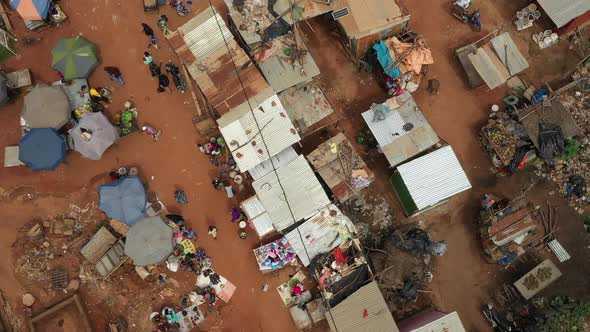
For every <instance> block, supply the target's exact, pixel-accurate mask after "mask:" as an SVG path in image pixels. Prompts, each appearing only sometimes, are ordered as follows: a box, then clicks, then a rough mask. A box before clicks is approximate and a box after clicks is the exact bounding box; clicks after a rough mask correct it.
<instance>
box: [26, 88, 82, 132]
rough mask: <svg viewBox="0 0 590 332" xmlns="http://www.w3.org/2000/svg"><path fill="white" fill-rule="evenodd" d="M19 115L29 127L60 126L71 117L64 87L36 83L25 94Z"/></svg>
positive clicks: (57, 127)
mask: <svg viewBox="0 0 590 332" xmlns="http://www.w3.org/2000/svg"><path fill="white" fill-rule="evenodd" d="M21 116H22V118H23V119H24V120H25V121H26V122H27V125H28V126H29V127H31V128H54V129H59V128H61V127H62V126H63V125H65V124H66V123H67V122H68V121H69V120H70V117H71V111H70V102H69V101H68V96H67V95H66V92H65V90H64V88H63V87H62V86H59V85H44V84H38V85H37V86H35V87H34V88H33V90H31V92H29V94H27V95H26V96H25V103H24V107H23V112H22V114H21Z"/></svg>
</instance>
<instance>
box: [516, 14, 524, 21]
mask: <svg viewBox="0 0 590 332" xmlns="http://www.w3.org/2000/svg"><path fill="white" fill-rule="evenodd" d="M516 18H517V19H519V20H522V19H523V18H524V13H523V12H516Z"/></svg>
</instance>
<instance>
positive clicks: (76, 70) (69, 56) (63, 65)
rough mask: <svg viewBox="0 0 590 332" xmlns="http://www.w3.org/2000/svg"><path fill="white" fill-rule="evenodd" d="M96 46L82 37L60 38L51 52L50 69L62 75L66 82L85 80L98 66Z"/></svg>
mask: <svg viewBox="0 0 590 332" xmlns="http://www.w3.org/2000/svg"><path fill="white" fill-rule="evenodd" d="M97 53H98V52H97V49H96V45H94V44H92V43H91V42H89V41H88V40H86V39H85V38H84V37H80V36H78V37H73V38H62V39H60V40H59V41H58V42H57V45H56V46H55V47H54V48H53V50H51V55H52V58H53V59H52V60H51V67H52V68H53V69H55V70H59V71H60V72H62V73H63V75H64V79H65V80H66V81H69V80H72V79H75V78H86V77H88V75H90V72H92V70H94V68H96V66H98V55H97Z"/></svg>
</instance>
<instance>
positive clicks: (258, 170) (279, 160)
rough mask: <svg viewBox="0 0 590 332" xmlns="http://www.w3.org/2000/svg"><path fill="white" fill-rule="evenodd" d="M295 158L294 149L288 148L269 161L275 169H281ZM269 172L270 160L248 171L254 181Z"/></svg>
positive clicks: (270, 170)
mask: <svg viewBox="0 0 590 332" xmlns="http://www.w3.org/2000/svg"><path fill="white" fill-rule="evenodd" d="M295 158H297V152H295V149H293V147H292V146H289V147H288V148H286V149H285V150H283V151H281V152H279V153H278V154H277V155H275V156H273V157H272V158H271V159H272V162H273V164H274V166H275V167H276V168H281V167H283V166H285V165H287V164H289V163H290V162H292V161H293V160H295ZM270 172H272V164H271V162H270V159H267V160H265V161H263V162H261V163H260V164H258V165H256V166H255V167H254V168H252V169H250V170H249V171H248V173H250V176H252V178H253V179H254V180H257V179H260V178H261V177H263V176H265V175H266V174H268V173H270Z"/></svg>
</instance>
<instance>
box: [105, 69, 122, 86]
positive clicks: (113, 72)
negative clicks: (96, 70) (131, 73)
mask: <svg viewBox="0 0 590 332" xmlns="http://www.w3.org/2000/svg"><path fill="white" fill-rule="evenodd" d="M104 71H105V72H106V73H107V75H108V76H109V78H110V79H111V80H113V81H115V83H117V84H119V85H123V84H125V81H123V76H121V71H120V70H119V68H117V67H104Z"/></svg>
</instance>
